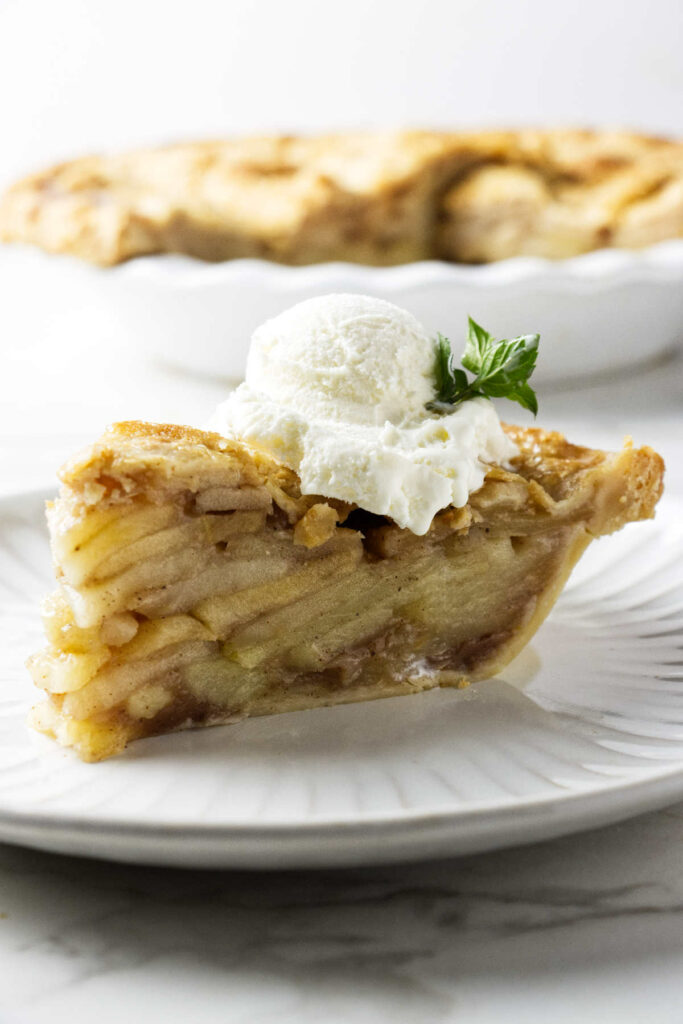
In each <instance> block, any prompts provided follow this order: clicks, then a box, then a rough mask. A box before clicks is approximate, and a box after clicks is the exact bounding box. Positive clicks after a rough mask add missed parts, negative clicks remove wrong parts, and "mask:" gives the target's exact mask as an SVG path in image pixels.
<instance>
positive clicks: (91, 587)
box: [29, 422, 663, 761]
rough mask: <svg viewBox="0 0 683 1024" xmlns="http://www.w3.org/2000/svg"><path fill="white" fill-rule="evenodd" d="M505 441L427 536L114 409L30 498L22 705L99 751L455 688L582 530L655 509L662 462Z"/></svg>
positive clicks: (536, 610) (491, 652) (213, 443)
mask: <svg viewBox="0 0 683 1024" xmlns="http://www.w3.org/2000/svg"><path fill="white" fill-rule="evenodd" d="M505 429H506V431H507V432H508V433H509V435H510V436H511V437H512V439H513V440H514V441H515V442H516V444H517V445H518V447H519V456H518V457H516V458H515V459H514V460H513V463H512V465H511V468H509V469H504V468H502V467H491V469H490V471H489V473H488V475H487V477H486V480H485V483H484V485H483V487H481V488H480V490H478V491H477V492H476V493H474V494H472V495H471V496H470V500H469V503H468V504H467V505H466V506H465V507H464V508H448V509H445V510H444V511H442V512H440V513H439V514H438V515H437V516H436V517H435V518H434V520H433V523H432V526H431V529H430V530H429V532H428V533H427V534H426V535H425V536H416V535H415V534H412V533H411V532H410V531H408V530H401V529H399V528H398V527H397V526H396V525H395V524H393V523H392V522H391V521H390V520H387V519H383V518H381V517H377V516H373V515H370V514H368V513H366V512H364V511H363V510H362V509H359V508H355V507H353V506H351V505H348V504H344V503H342V502H338V501H334V500H331V499H325V498H321V497H316V496H310V495H306V496H304V495H302V494H301V493H300V489H299V481H298V478H297V476H296V474H294V473H293V472H292V471H291V470H289V469H287V468H286V467H285V466H283V465H282V464H280V463H278V462H276V461H274V460H273V459H272V458H271V457H270V456H268V455H266V454H263V453H261V452H259V451H257V450H255V449H252V448H247V447H246V446H245V445H243V444H240V443H239V442H235V441H230V440H226V439H225V438H222V437H220V436H219V435H217V434H210V433H204V432H202V431H197V430H193V429H190V428H185V427H178V426H158V425H152V424H144V423H135V422H133V423H120V424H117V425H116V426H114V427H113V428H111V429H110V430H109V431H108V432H107V433H106V434H105V435H104V437H103V438H102V439H101V440H100V441H99V442H98V443H97V444H95V445H94V446H93V447H91V448H90V449H89V450H88V451H86V452H85V453H84V454H83V455H81V456H79V457H77V458H76V459H74V460H72V461H71V462H70V463H69V464H67V466H66V467H64V469H63V470H62V473H61V479H62V483H63V486H62V490H61V494H60V496H59V497H58V498H57V499H56V500H55V501H54V502H51V503H49V505H48V521H49V527H50V536H51V545H52V552H53V556H54V562H55V566H56V573H57V579H58V589H57V591H56V592H55V593H54V594H53V595H52V596H51V597H50V598H49V599H48V600H47V601H46V604H45V609H44V621H45V628H46V632H47V639H48V646H47V648H46V649H45V650H44V651H42V652H40V653H38V654H36V655H34V656H33V657H32V658H31V659H30V662H29V668H30V671H31V675H32V677H33V679H34V682H35V683H36V685H37V686H38V687H39V688H41V689H42V690H44V691H45V692H46V700H45V702H44V703H42V704H40V705H38V706H37V707H36V708H35V709H34V711H33V716H32V717H33V724H34V725H35V726H36V727H37V728H38V729H40V730H41V731H43V732H46V733H48V734H50V735H52V736H54V737H56V738H57V740H59V742H60V743H62V744H64V745H65V746H68V747H72V748H74V749H75V751H76V753H77V754H78V755H79V756H80V757H81V758H82V759H83V760H86V761H98V760H101V759H102V758H106V757H109V756H112V755H114V754H117V753H119V752H120V751H122V750H123V749H124V747H125V746H126V744H127V743H128V742H129V741H131V740H134V739H137V738H139V737H144V736H150V735H154V734H158V733H165V732H169V731H172V730H176V729H183V728H188V727H193V726H200V725H214V724H219V723H226V722H233V721H236V720H238V719H242V718H244V717H246V716H250V715H265V714H272V713H275V712H285V711H294V710H301V709H305V708H315V707H319V706H323V705H332V704H341V703H346V702H351V701H363V700H370V699H374V698H378V697H389V696H396V695H400V694H414V693H417V692H419V691H421V690H427V689H430V688H432V687H437V686H455V687H461V686H465V685H467V683H468V682H469V681H472V680H477V679H482V678H486V677H488V676H491V675H493V674H495V673H497V672H499V671H500V670H501V669H502V668H504V666H505V665H506V664H507V663H508V662H509V661H510V660H511V659H512V658H513V657H514V656H515V655H516V654H517V653H518V652H519V651H520V650H521V649H522V647H523V646H524V645H525V644H526V643H527V642H528V641H529V640H530V638H531V637H532V636H533V634H534V633H535V631H536V630H537V629H538V627H539V626H540V624H541V623H542V621H543V620H544V618H545V617H546V615H547V614H548V612H549V610H550V608H551V607H552V605H553V603H554V601H555V600H556V598H557V596H558V594H559V592H560V590H561V588H562V586H563V584H564V583H565V581H566V579H567V577H568V575H569V573H570V571H571V569H572V567H573V565H574V564H575V563H576V561H577V559H578V558H579V557H580V555H581V553H582V552H583V551H584V550H585V548H586V546H587V545H588V544H589V543H590V541H591V540H592V539H593V538H595V537H598V536H600V535H602V534H607V533H611V532H612V531H614V530H617V529H619V528H620V527H621V526H623V525H624V524H625V523H627V522H629V521H632V520H638V519H645V518H648V517H651V516H652V515H653V514H654V507H655V505H656V502H657V500H658V498H659V496H660V494H661V490H662V476H663V463H662V460H661V458H660V457H659V456H658V455H657V454H656V453H655V452H653V451H652V450H651V449H649V448H640V449H634V448H633V447H632V446H630V444H627V446H626V447H625V448H624V449H623V450H622V451H621V452H619V453H618V454H609V453H605V452H601V451H594V450H591V449H587V448H579V447H576V446H574V445H571V444H569V443H568V442H567V441H566V440H565V439H564V438H563V437H562V436H561V435H559V434H556V433H546V432H543V431H541V430H537V429H522V428H518V427H509V426H508V427H506V428H505Z"/></svg>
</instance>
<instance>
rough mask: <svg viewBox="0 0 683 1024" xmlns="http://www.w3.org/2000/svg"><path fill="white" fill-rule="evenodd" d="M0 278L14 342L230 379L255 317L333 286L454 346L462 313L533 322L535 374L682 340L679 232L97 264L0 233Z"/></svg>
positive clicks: (491, 325)
mask: <svg viewBox="0 0 683 1024" xmlns="http://www.w3.org/2000/svg"><path fill="white" fill-rule="evenodd" d="M0 283H1V284H2V294H3V301H2V304H1V306H0V335H2V334H7V335H8V337H12V339H13V343H15V344H22V343H25V344H31V343H32V339H35V338H44V337H48V338H50V339H52V340H53V341H54V343H55V344H59V343H60V339H68V342H69V346H70V347H71V346H73V344H74V343H77V344H80V345H81V346H83V345H86V346H91V347H92V346H100V345H115V346H121V347H124V346H125V347H127V348H128V349H130V347H131V346H132V347H133V350H134V351H139V352H145V353H151V354H153V355H154V356H156V357H157V358H158V359H161V360H162V361H163V362H165V363H166V364H168V365H171V366H174V367H178V368H181V369H183V370H186V371H190V372H191V373H195V374H196V373H202V374H208V375H211V376H219V377H222V378H229V379H233V380H238V379H241V377H242V376H243V374H244V367H245V362H246V356H247V349H248V345H249V339H250V337H251V334H252V332H253V330H254V328H255V327H257V326H258V325H259V324H260V323H262V322H263V321H264V320H265V319H267V318H268V317H271V316H275V315H276V314H278V313H280V312H282V310H283V309H286V308H287V307H288V306H291V305H293V304H294V303H295V302H300V301H302V300H303V299H307V298H310V297H311V296H314V295H324V294H325V293H327V292H361V293H365V294H368V295H377V296H379V297H380V298H385V299H388V300H389V301H392V302H395V303H397V304H398V305H400V306H405V307H406V308H407V309H409V310H410V311H411V312H412V313H414V314H415V315H416V316H417V318H418V319H419V320H421V321H422V322H423V323H424V324H425V326H426V327H427V328H428V329H429V330H430V331H432V332H436V331H441V333H442V334H446V335H448V336H449V337H450V338H451V339H452V340H453V342H454V345H455V350H456V351H458V350H459V349H458V346H459V345H460V344H461V343H462V344H463V345H464V336H465V325H466V322H467V320H466V318H467V316H468V315H471V316H473V317H474V318H475V319H476V320H478V321H479V322H480V323H481V324H483V325H484V326H485V327H486V328H487V330H489V331H492V332H493V333H494V334H496V335H498V336H499V337H511V336H513V335H515V334H526V333H529V332H530V331H538V332H540V334H541V337H542V345H541V355H540V358H539V362H538V368H537V371H536V380H538V381H544V380H565V379H567V378H576V377H581V376H585V375H593V374H595V373H604V372H606V371H612V370H618V371H619V372H622V371H623V370H624V369H625V368H627V367H629V366H632V365H634V364H636V363H643V362H646V361H648V360H651V359H653V358H655V357H656V356H657V355H660V354H661V353H663V352H665V351H667V350H669V349H671V348H672V347H673V346H675V345H677V344H678V343H679V342H680V341H681V340H683V338H682V334H681V324H682V323H683V240H679V241H676V240H674V241H670V242H662V243H660V244H659V245H654V246H651V247H649V248H646V249H641V250H638V251H633V252H629V251H625V250H617V249H603V250H601V251H599V252H592V253H588V254H587V255H585V256H578V257H576V258H574V259H567V260H542V259H526V258H525V259H511V260H503V261H502V262H500V263H493V264H490V265H488V266H479V267H467V266H456V265H454V264H449V263H439V262H424V263H409V264H406V265H405V266H399V267H383V268H382V267H380V268H378V267H363V266H355V265H353V264H348V263H324V264H319V265H317V266H308V267H283V266H278V265H277V264H275V263H267V262H264V261H262V260H231V261H229V262H227V263H218V264H209V263H202V262H201V261H199V260H194V259H191V258H189V257H185V256H147V257H143V258H139V259H134V260H130V261H129V262H128V263H124V264H122V265H121V266H118V267H112V268H107V269H104V270H103V269H101V268H97V267H91V266H88V265H87V264H85V263H83V262H81V261H78V260H75V259H71V258H69V257H65V256H61V257H59V256H49V255H46V254H45V253H43V252H41V251H40V250H37V249H32V248H29V247H26V246H2V247H0ZM36 296H40V302H36ZM5 326H6V327H7V330H6V331H5V330H3V328H4V327H5ZM18 332H19V333H20V334H21V335H22V337H18V336H17V334H18Z"/></svg>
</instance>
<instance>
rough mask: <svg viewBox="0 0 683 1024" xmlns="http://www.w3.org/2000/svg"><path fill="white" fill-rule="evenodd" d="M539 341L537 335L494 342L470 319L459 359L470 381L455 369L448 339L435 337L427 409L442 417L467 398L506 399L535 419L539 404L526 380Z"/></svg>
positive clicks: (460, 371)
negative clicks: (431, 395) (432, 387)
mask: <svg viewBox="0 0 683 1024" xmlns="http://www.w3.org/2000/svg"><path fill="white" fill-rule="evenodd" d="M539 340H540V338H539V335H538V334H524V335H521V336H520V337H519V338H512V339H509V340H508V339H506V340H502V341H497V340H496V339H495V338H494V337H493V336H492V335H491V334H489V333H488V331H485V330H484V328H483V327H480V326H479V324H478V323H476V322H475V321H474V320H473V319H472V318H471V317H469V318H468V329H467V343H466V345H465V352H464V354H463V357H462V365H463V366H464V367H465V369H467V370H469V371H470V373H473V374H474V379H473V380H469V378H468V376H467V374H466V373H465V370H460V369H455V368H454V366H453V353H452V350H451V343H450V341H449V340H448V338H445V337H444V336H443V335H442V334H438V335H437V338H436V364H435V368H434V376H435V381H436V398H435V399H434V400H433V401H431V402H428V403H427V408H428V409H430V410H431V411H432V412H440V413H444V412H451V411H452V410H453V409H454V408H455V407H456V406H458V405H460V403H461V402H465V401H467V400H468V399H470V398H476V397H484V398H508V399H509V400H510V401H512V402H518V403H519V405H521V406H522V407H523V408H524V409H529V410H530V411H531V412H532V413H533V414H534V416H535V415H536V413H537V412H538V401H537V399H536V394H535V392H534V390H533V388H532V387H531V386H530V384H529V378H530V377H531V375H532V373H533V372H534V368H535V366H536V357H537V356H538V343H539Z"/></svg>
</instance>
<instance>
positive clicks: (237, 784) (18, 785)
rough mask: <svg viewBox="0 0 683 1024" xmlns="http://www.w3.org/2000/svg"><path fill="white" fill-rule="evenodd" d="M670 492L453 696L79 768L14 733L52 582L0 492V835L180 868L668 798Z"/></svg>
mask: <svg viewBox="0 0 683 1024" xmlns="http://www.w3.org/2000/svg"><path fill="white" fill-rule="evenodd" d="M681 512H683V506H681V505H680V504H676V503H674V502H669V503H668V504H667V503H666V501H665V502H664V505H663V508H662V511H661V513H660V514H659V515H658V517H657V519H656V520H655V522H654V523H647V524H640V525H639V526H637V527H629V528H627V529H626V530H625V531H623V532H622V533H620V534H618V535H617V536H615V537H613V538H608V539H606V540H602V541H600V542H599V543H598V544H596V545H594V546H593V548H592V550H591V551H589V553H588V555H587V556H586V557H585V559H584V561H583V562H582V563H581V565H580V567H579V569H578V570H577V573H576V575H575V577H574V578H573V580H572V581H571V583H570V585H569V586H568V588H567V589H566V591H565V593H564V595H563V596H562V598H561V600H560V602H559V603H558V605H557V607H556V609H555V610H554V612H553V614H552V616H551V617H550V619H549V620H548V622H547V623H546V624H545V625H544V626H543V628H542V629H541V631H540V632H539V634H538V635H537V638H536V640H535V641H534V644H533V647H532V648H531V649H529V650H528V651H527V652H526V653H525V654H524V655H523V656H522V657H521V658H520V659H518V660H517V662H516V663H514V664H513V665H512V666H510V668H509V670H508V671H507V672H506V674H505V679H504V680H502V679H496V680H490V681H487V682H484V683H480V684H478V685H477V686H475V687H472V688H471V689H470V690H467V691H462V692H457V691H441V692H434V693H429V694H425V695H422V696H417V697H411V698H407V697H404V698H397V699H393V700H385V701H377V702H374V703H371V704H363V705H355V706H348V707H340V708H329V709H322V710H320V711H312V712H303V713H297V714H290V715H282V716H276V717H272V718H263V719H256V720H253V721H247V722H243V723H240V724H238V725H233V726H227V727H223V728H217V729H209V730H205V731H197V732H193V733H181V734H177V735H174V736H166V737H160V738H157V739H152V740H145V741H142V742H139V743H137V744H133V746H132V747H131V748H129V751H127V752H126V753H125V754H124V755H122V756H120V757H118V758H115V759H113V760H111V761H108V762H104V763H102V764H99V765H84V764H81V763H80V762H79V761H78V760H77V759H76V758H75V757H74V756H73V755H72V754H71V753H70V752H68V751H65V750H63V749H61V748H59V747H58V746H57V745H56V744H54V743H53V742H52V741H50V740H47V739H45V738H44V737H41V736H38V735H35V734H33V733H32V732H30V731H29V730H28V729H27V727H26V725H25V716H26V711H27V708H28V706H29V704H30V702H31V700H32V699H33V698H34V695H35V691H34V690H33V689H32V687H31V685H30V683H29V681H28V678H27V674H26V672H25V670H24V668H23V661H24V659H25V657H26V655H27V654H28V653H29V652H31V651H32V650H35V649H36V648H37V647H38V646H40V644H41V636H40V623H39V616H38V611H37V604H38V600H39V598H40V595H41V594H42V593H43V592H44V591H45V589H46V587H48V586H49V585H50V570H49V564H50V563H49V556H48V551H47V543H46V537H45V530H44V527H43V513H42V500H41V498H40V496H39V495H36V494H29V495H21V496H17V497H13V498H9V499H4V500H3V501H2V502H0V616H1V617H0V680H1V681H2V691H1V693H2V696H1V698H0V840H5V841H8V842H15V843H21V844H25V845H28V846H34V847H39V848H43V849H47V850H54V851H59V852H68V853H74V854H84V855H87V856H94V857H106V858H114V859H120V860H127V861H140V862H147V863H154V864H173V865H180V866H187V867H209V866H212V867H241V868H276V867H309V866H315V867H319V866H333V865H353V864H361V863H371V862H382V861H399V860H404V859H411V858H420V857H435V856H441V855H448V854H456V853H465V852H468V853H471V852H473V851H479V850H485V849H492V848H494V847H499V846H503V845H507V844H515V843H525V842H530V841H532V840H537V839H542V838H547V837H551V836H557V835H561V834H563V833H567V832H570V831H573V830H578V829H584V828H588V827H591V826H596V825H600V824H606V823H609V822H614V821H617V820H619V819H622V818H625V817H627V816H629V815H633V814H637V813H639V812H641V811H644V810H646V809H650V808H654V807H658V806H663V805H665V804H666V803H667V802H670V801H673V800H675V799H677V798H680V797H681V796H683V579H682V574H681V565H682V563H683V525H682V524H683V518H682V516H681Z"/></svg>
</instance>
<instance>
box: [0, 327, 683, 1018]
mask: <svg viewBox="0 0 683 1024" xmlns="http://www.w3.org/2000/svg"><path fill="white" fill-rule="evenodd" d="M81 355H82V354H80V355H79V353H77V352H76V353H74V354H72V357H71V360H70V361H67V364H66V366H65V364H64V359H63V353H59V354H56V353H55V351H54V349H50V348H49V347H45V348H44V349H43V350H42V351H38V350H37V349H33V350H31V351H27V350H22V351H21V352H15V353H14V354H13V355H11V356H10V359H9V369H8V371H7V373H6V374H5V377H4V381H3V382H2V383H0V388H2V389H3V393H2V395H1V396H0V397H1V399H2V400H1V401H0V459H1V460H2V469H3V471H2V474H0V491H2V492H9V491H12V490H18V489H23V488H25V487H29V486H30V487H33V486H42V485H45V484H48V485H49V481H50V480H51V479H53V472H54V467H55V466H56V465H57V464H58V463H59V462H60V461H61V460H62V459H63V458H64V457H65V456H66V455H68V454H69V453H70V452H71V451H72V450H73V449H74V448H75V447H77V446H78V445H80V444H82V443H84V442H86V441H87V440H88V439H89V438H91V437H92V436H93V435H94V434H95V433H97V432H98V431H100V430H101V429H102V427H103V426H104V424H105V423H106V422H107V421H109V420H111V419H114V418H149V419H158V420H159V419H170V420H176V421H182V420H185V421H190V422H200V423H201V422H203V421H204V420H205V419H206V417H207V416H208V414H209V413H210V411H211V410H212V408H213V406H214V405H215V404H216V402H217V401H218V400H219V399H220V398H222V397H223V396H224V394H225V389H226V386H225V385H219V384H216V383H210V382H202V381H188V380H187V379H185V378H183V377H181V375H179V374H173V373H170V372H169V371H164V370H162V369H161V368H159V367H155V366H151V365H150V366H148V365H145V364H144V363H141V361H140V359H139V358H138V359H137V360H136V361H135V362H133V363H127V362H126V361H125V360H124V361H122V360H121V357H120V356H116V357H115V356H114V355H113V354H110V355H105V354H103V355H102V356H101V358H100V363H99V365H98V366H97V367H96V368H93V366H92V363H91V360H90V357H89V358H88V360H87V361H86V362H85V363H84V361H83V359H82V358H81ZM132 368H134V369H135V372H134V373H133V372H132ZM83 374H86V375H88V378H89V380H90V381H91V384H90V386H89V387H87V388H85V389H84V388H83V379H84V377H83ZM56 377H58V378H59V387H55V378H56ZM682 411H683V360H681V359H680V358H679V359H675V360H669V361H668V362H664V363H661V364H660V365H658V366H655V367H651V368H649V369H648V370H644V371H642V372H641V371H637V372H636V371H633V372H630V373H628V374H626V375H624V376H622V377H621V378H618V379H615V380H610V381H604V380H603V381H597V382H594V383H593V384H591V385H590V386H587V385H584V386H579V387H576V388H573V389H564V390H559V389H548V390H547V391H544V393H543V395H542V415H541V416H540V417H539V420H540V422H541V425H552V426H556V427H558V428H560V429H563V430H565V431H566V432H567V433H568V434H569V435H570V436H571V438H572V440H577V441H579V442H592V443H595V444H599V445H604V446H614V445H615V444H619V442H620V441H621V438H622V436H623V435H624V434H625V433H627V432H628V433H633V434H634V437H635V440H636V441H637V442H649V443H651V444H652V445H653V446H655V447H657V448H659V449H660V450H661V451H662V452H663V454H664V455H665V457H666V458H667V461H668V478H667V484H668V489H669V492H670V493H675V494H682V493H683V468H682V467H683V459H681V457H680V456H681V453H682V452H683V430H682V429H681V423H682ZM682 851H683V805H680V806H676V807H672V808H669V809H668V810H664V811H660V812H657V813H653V814H649V815H645V816H642V817H640V818H636V819H634V820H632V821H629V822H626V823H623V824H621V825H617V826H612V827H610V828H605V829H601V830H597V831H593V832H589V833H584V834H580V835H576V836H571V837H567V838H564V839H559V840H555V841H553V842H547V843H542V844H537V845H534V846H529V847H523V848H518V849H513V850H508V851H500V852H495V853H488V854H484V855H481V856H471V857H466V858H459V859H454V860H450V861H440V862H433V863H423V864H414V865H406V866H394V867H386V868H373V869H367V870H354V871H347V872H337V871H335V872H307V873H289V874H286V873H272V874H255V873H254V874H248V873H216V872H205V873H201V872H196V873H195V872H183V871H172V870H168V869H164V870H162V869H153V868H148V867H144V868H143V867H139V868H138V867H134V866H123V865H117V864H110V863H100V862H96V861H92V862H89V861H84V860H78V859H73V858H66V857H59V856H52V855H48V854H42V853H37V852H33V851H27V850H22V849H19V848H12V847H7V846H5V847H1V846H0V1021H1V1022H2V1024H7V1022H10V1024H11V1022H15V1021H17V1022H20V1021H25V1022H30V1024H42V1022H48V1021H49V1022H50V1024H59V1022H62V1021H70V1022H74V1021H76V1022H81V1021H86V1020H90V1019H91V1018H92V1019H94V1020H97V1021H98V1024H110V1022H112V1024H113V1022H115V1021H116V1022H120V1021H122V1020H131V1021H138V1020H140V1021H145V1022H146V1024H157V1022H164V1024H173V1022H176V1021H178V1022H180V1021H182V1022H192V1024H205V1022H206V1024H209V1022H211V1024H213V1022H215V1021H221V1022H226V1024H238V1022H239V1024H270V1022H276V1021H277V1022H278V1024H287V1022H290V1021H291V1022H296V1024H309V1022H310V1024H319V1022H321V1021H326V1022H327V1021H329V1022H333V1024H335V1022H340V1024H345V1022H366V1021H367V1022H378V1021H379V1022H384V1021H387V1022H391V1024H402V1022H404V1021H405V1022H409V1021H410V1022H413V1021H431V1022H435V1024H436V1022H461V1021H462V1022H467V1024H475V1022H476V1024H489V1022H494V1021H495V1022H498V1021H506V1022H508V1024H516V1022H519V1024H535V1022H539V1024H541V1022H543V1024H547V1022H548V1021H549V1020H550V1021H552V1022H553V1024H565V1022H567V1024H569V1022H572V1024H573V1022H576V1021H582V1022H592V1021H601V1022H611V1021H617V1020H618V1021H619V1022H622V1024H623V1022H625V1021H627V1022H641V1021H642V1022H648V1024H660V1022H672V1024H673V1022H678V1021H681V1020H683V981H681V978H682V976H683V852H682Z"/></svg>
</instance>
